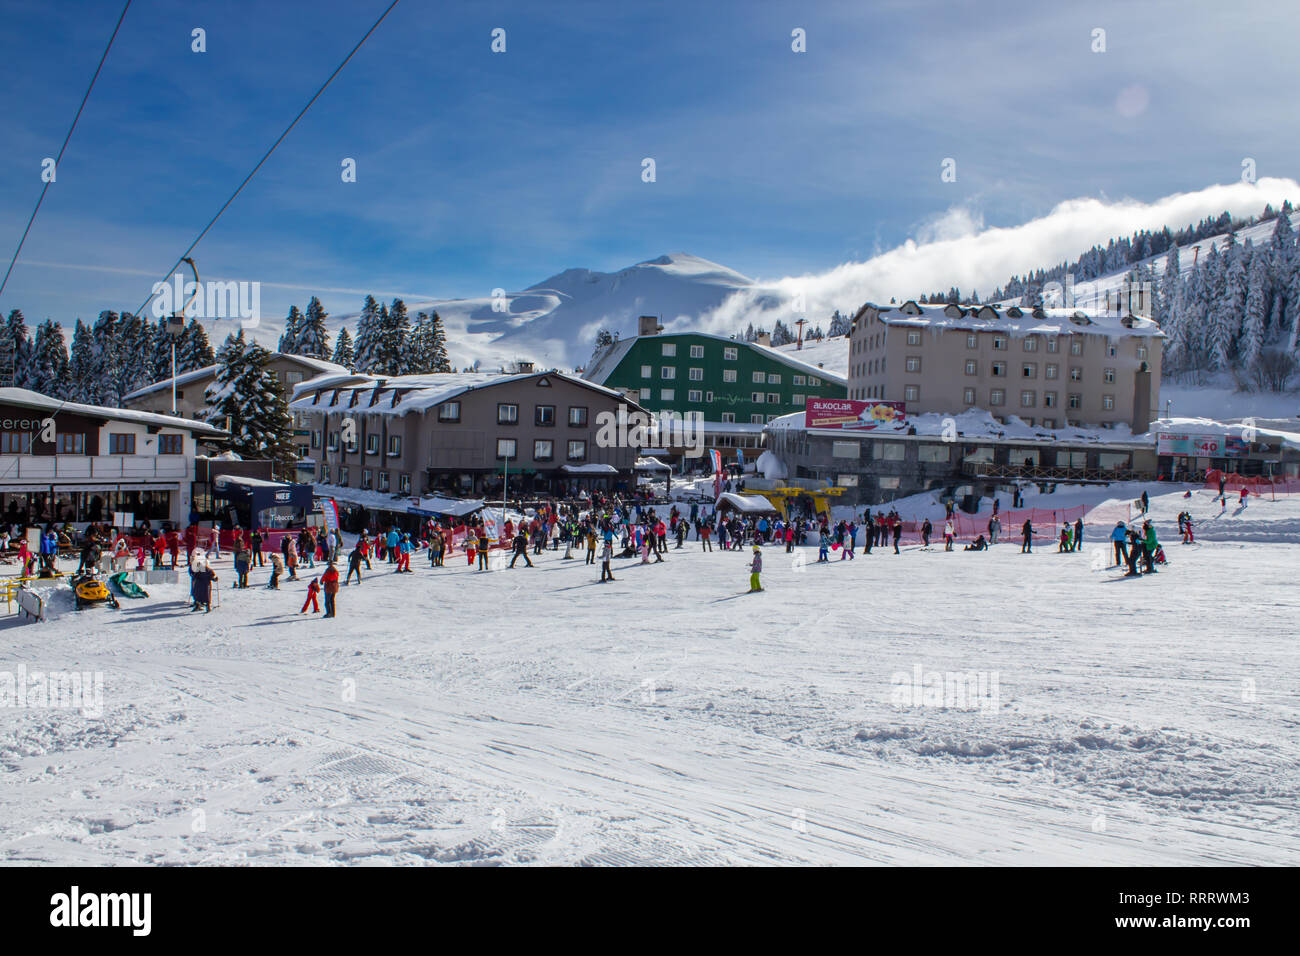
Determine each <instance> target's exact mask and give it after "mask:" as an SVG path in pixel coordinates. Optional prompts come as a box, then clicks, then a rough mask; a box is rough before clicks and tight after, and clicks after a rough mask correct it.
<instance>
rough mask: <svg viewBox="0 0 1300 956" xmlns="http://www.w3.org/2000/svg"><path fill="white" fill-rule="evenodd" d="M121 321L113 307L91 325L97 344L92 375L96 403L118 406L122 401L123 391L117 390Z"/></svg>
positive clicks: (92, 387)
mask: <svg viewBox="0 0 1300 956" xmlns="http://www.w3.org/2000/svg"><path fill="white" fill-rule="evenodd" d="M120 326H121V321H120V319H119V317H118V314H117V313H116V312H114V311H113V310H112V309H105V310H104V311H103V312H100V313H99V318H98V319H96V320H95V324H94V326H92V327H91V330H90V331H91V338H92V340H93V341H94V345H95V359H94V361H95V364H94V373H93V374H92V375H91V389H92V391H93V394H94V395H95V399H94V402H93V403H92V404H95V405H111V406H114V407H116V406H118V405H120V404H121V402H122V393H121V392H119V391H118V390H117V382H116V378H117V376H116V374H115V372H116V369H117V364H118V342H119V338H118V332H119V328H120Z"/></svg>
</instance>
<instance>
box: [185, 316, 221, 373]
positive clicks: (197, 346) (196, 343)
mask: <svg viewBox="0 0 1300 956" xmlns="http://www.w3.org/2000/svg"><path fill="white" fill-rule="evenodd" d="M216 361H217V357H216V355H215V354H214V353H213V351H212V343H211V342H209V341H208V332H207V330H206V329H205V328H203V323H201V322H199V321H198V320H197V319H190V321H189V324H187V325H186V326H185V331H184V332H182V333H181V337H180V341H179V342H177V343H176V374H178V375H184V374H185V373H186V372H197V371H198V370H199V369H201V368H207V367H208V366H209V365H214V364H216Z"/></svg>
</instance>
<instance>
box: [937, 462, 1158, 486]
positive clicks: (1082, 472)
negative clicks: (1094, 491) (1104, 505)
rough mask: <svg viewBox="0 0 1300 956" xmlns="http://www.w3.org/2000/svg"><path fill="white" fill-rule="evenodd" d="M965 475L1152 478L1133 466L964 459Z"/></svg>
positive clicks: (1028, 478) (1042, 478)
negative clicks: (1086, 466) (1108, 466)
mask: <svg viewBox="0 0 1300 956" xmlns="http://www.w3.org/2000/svg"><path fill="white" fill-rule="evenodd" d="M961 473H962V474H963V475H964V476H965V477H967V478H995V479H1014V478H1019V479H1023V480H1025V481H1103V482H1109V481H1155V478H1156V474H1155V472H1154V471H1138V470H1137V469H1134V468H1061V467H1056V466H1052V465H1010V464H1007V465H998V464H993V463H992V462H986V461H978V462H964V463H963V464H962V466H961Z"/></svg>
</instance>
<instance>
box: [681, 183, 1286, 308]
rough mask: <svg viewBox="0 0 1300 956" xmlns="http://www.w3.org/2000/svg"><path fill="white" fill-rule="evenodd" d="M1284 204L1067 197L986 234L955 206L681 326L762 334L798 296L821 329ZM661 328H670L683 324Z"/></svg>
mask: <svg viewBox="0 0 1300 956" xmlns="http://www.w3.org/2000/svg"><path fill="white" fill-rule="evenodd" d="M1284 199H1291V200H1292V201H1293V202H1295V201H1300V184H1297V183H1296V181H1295V180H1292V179H1268V178H1266V179H1260V180H1259V181H1258V182H1257V183H1254V184H1248V183H1244V182H1237V183H1232V184H1230V185H1215V186H1209V187H1207V188H1205V189H1201V190H1197V191H1196V192H1189V193H1175V194H1174V195H1171V196H1166V197H1164V198H1163V199H1158V200H1156V201H1155V202H1150V203H1144V202H1139V201H1137V200H1132V199H1125V200H1109V199H1092V198H1088V199H1069V200H1066V201H1065V202H1062V203H1060V204H1059V205H1057V206H1056V208H1054V209H1053V210H1052V211H1051V212H1050V213H1048V214H1047V215H1046V216H1043V217H1042V218H1039V219H1033V220H1030V221H1029V222H1026V223H1023V224H1021V225H1019V226H1010V227H991V228H987V229H985V228H982V225H983V223H982V219H981V218H980V217H979V216H978V214H977V213H975V212H974V211H972V210H970V209H968V208H966V207H964V206H961V207H953V208H951V209H949V210H948V211H947V212H946V213H944V214H943V215H941V216H938V217H936V218H935V219H933V220H930V221H928V222H926V223H925V224H924V225H922V226H921V227H920V228H918V230H917V238H916V239H909V240H907V241H906V242H904V243H903V244H902V245H901V246H898V247H896V248H894V249H891V250H889V251H888V252H885V253H882V254H880V255H877V256H874V257H872V258H870V259H868V260H866V261H865V262H849V263H845V264H843V265H840V266H837V267H836V268H834V269H831V270H829V271H828V272H823V273H820V274H816V275H804V276H797V277H795V276H790V277H786V278H782V279H777V280H771V281H760V282H759V283H757V284H756V285H755V286H754V288H752V289H747V290H745V291H743V292H738V293H736V294H735V295H733V296H731V297H730V298H728V299H727V300H726V301H725V302H724V303H723V304H722V305H721V306H719V307H718V308H717V309H716V310H714V311H713V312H712V313H710V314H708V315H705V316H703V317H702V318H701V319H700V320H699V322H688V323H686V324H687V325H691V326H698V325H702V326H703V327H704V328H705V329H706V330H709V331H715V332H720V333H724V334H730V333H732V332H734V331H735V330H736V329H737V328H741V327H743V326H744V325H745V324H746V323H747V322H753V323H755V324H756V325H759V324H762V325H765V326H766V327H768V328H769V329H770V328H771V326H772V325H773V323H775V321H776V320H777V319H785V320H787V321H788V320H789V318H790V315H791V310H790V303H791V302H792V300H793V299H794V298H795V297H796V296H797V295H799V294H802V295H803V297H804V300H805V303H806V307H807V308H806V314H807V315H808V316H809V317H810V318H811V319H812V320H813V321H815V322H824V321H825V319H826V317H828V316H829V315H830V314H831V313H832V312H833V311H834V310H835V309H839V310H840V311H841V312H846V313H849V314H852V313H853V312H855V311H856V310H857V309H858V307H859V306H861V305H862V304H863V303H864V302H888V301H889V300H890V298H891V297H893V298H897V299H898V300H899V301H900V302H901V301H903V300H904V299H908V298H912V297H915V296H919V295H922V294H923V293H929V292H937V291H939V290H943V289H947V288H949V287H951V286H957V287H958V288H959V289H961V290H962V291H963V292H970V291H972V290H974V291H978V292H979V293H980V294H981V295H988V294H990V293H991V292H992V291H993V290H994V288H996V287H997V286H999V285H1001V284H1003V283H1005V282H1006V281H1007V280H1008V279H1010V278H1011V277H1012V276H1013V275H1022V274H1024V273H1025V272H1026V271H1027V270H1031V269H1037V268H1040V267H1042V268H1050V267H1051V266H1054V265H1057V264H1059V263H1061V262H1066V261H1073V260H1074V259H1076V258H1078V256H1079V254H1080V253H1082V252H1084V251H1085V250H1087V249H1089V248H1090V247H1092V246H1093V245H1095V244H1102V245H1104V244H1105V243H1106V241H1107V240H1108V239H1110V238H1111V237H1114V236H1124V235H1131V234H1132V233H1134V232H1137V231H1138V230H1141V229H1160V228H1163V227H1164V226H1166V225H1168V226H1169V227H1170V228H1171V229H1175V230H1176V229H1181V228H1183V227H1184V226H1187V225H1189V224H1191V223H1195V222H1198V221H1200V220H1201V219H1204V218H1205V217H1206V216H1217V215H1219V214H1220V213H1221V212H1223V211H1224V210H1225V209H1226V210H1228V211H1229V212H1231V213H1232V214H1233V215H1236V216H1242V217H1245V216H1250V215H1258V214H1259V213H1261V212H1262V211H1263V209H1264V206H1265V204H1266V203H1271V204H1272V205H1273V207H1274V208H1275V209H1276V208H1278V207H1279V206H1280V205H1281V204H1282V201H1283V200H1284ZM669 324H670V326H672V327H674V328H675V327H677V326H680V325H682V324H683V323H682V322H681V320H677V321H676V322H674V323H669Z"/></svg>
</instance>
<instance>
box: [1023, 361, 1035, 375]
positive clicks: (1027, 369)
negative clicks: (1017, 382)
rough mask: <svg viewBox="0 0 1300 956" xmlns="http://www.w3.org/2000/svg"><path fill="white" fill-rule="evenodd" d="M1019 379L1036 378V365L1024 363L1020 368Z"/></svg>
mask: <svg viewBox="0 0 1300 956" xmlns="http://www.w3.org/2000/svg"><path fill="white" fill-rule="evenodd" d="M1020 377H1021V378H1038V363H1037V362H1025V363H1023V364H1022V365H1021V366H1020Z"/></svg>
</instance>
